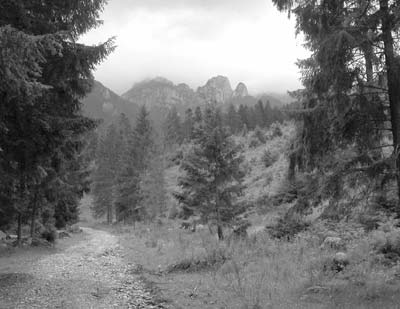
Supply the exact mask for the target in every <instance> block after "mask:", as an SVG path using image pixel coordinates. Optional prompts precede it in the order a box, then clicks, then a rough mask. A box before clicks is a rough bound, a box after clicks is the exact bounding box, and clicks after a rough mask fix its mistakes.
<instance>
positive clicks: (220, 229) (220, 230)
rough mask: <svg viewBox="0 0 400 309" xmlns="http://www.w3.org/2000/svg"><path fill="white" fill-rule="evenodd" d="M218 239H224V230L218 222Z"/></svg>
mask: <svg viewBox="0 0 400 309" xmlns="http://www.w3.org/2000/svg"><path fill="white" fill-rule="evenodd" d="M217 230H218V240H224V232H223V231H222V226H221V225H220V224H218V229H217Z"/></svg>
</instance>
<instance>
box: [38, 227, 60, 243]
mask: <svg viewBox="0 0 400 309" xmlns="http://www.w3.org/2000/svg"><path fill="white" fill-rule="evenodd" d="M41 237H42V238H43V239H45V240H47V241H48V242H50V243H54V242H55V241H56V239H57V231H56V230H55V229H53V228H47V229H46V230H45V231H43V232H42V234H41Z"/></svg>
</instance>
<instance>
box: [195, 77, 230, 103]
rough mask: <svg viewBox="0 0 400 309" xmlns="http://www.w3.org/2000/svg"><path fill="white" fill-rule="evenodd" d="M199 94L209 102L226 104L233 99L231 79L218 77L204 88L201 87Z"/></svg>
mask: <svg viewBox="0 0 400 309" xmlns="http://www.w3.org/2000/svg"><path fill="white" fill-rule="evenodd" d="M197 93H198V94H199V96H200V97H202V98H203V99H205V100H206V101H207V102H216V103H225V102H226V101H228V100H229V99H230V98H231V97H232V94H233V90H232V87H231V83H230V82H229V79H228V78H227V77H226V76H222V75H218V76H215V77H212V78H211V79H209V80H208V81H207V83H206V84H205V85H204V86H203V87H199V88H198V89H197Z"/></svg>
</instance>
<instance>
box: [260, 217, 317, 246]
mask: <svg viewBox="0 0 400 309" xmlns="http://www.w3.org/2000/svg"><path fill="white" fill-rule="evenodd" d="M309 226H310V223H308V222H306V221H304V219H303V218H302V217H301V216H300V215H298V214H294V215H291V216H288V215H285V216H284V217H282V218H280V219H278V222H277V224H276V225H275V226H272V227H267V228H266V229H267V231H268V232H269V234H270V235H271V236H272V237H273V238H278V239H287V240H291V239H293V238H294V237H295V236H296V235H297V234H299V233H300V232H303V231H305V230H306V229H307V228H308V227H309Z"/></svg>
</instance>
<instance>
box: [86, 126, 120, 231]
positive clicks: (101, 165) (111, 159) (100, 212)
mask: <svg viewBox="0 0 400 309" xmlns="http://www.w3.org/2000/svg"><path fill="white" fill-rule="evenodd" d="M117 141H118V134H117V131H116V128H115V126H114V124H110V125H109V126H108V128H107V132H106V135H105V136H104V137H103V138H102V139H101V140H100V145H99V147H98V152H97V156H96V169H95V171H94V175H93V197H94V200H93V207H92V211H93V215H94V216H95V217H97V218H100V217H102V216H104V215H106V218H107V223H108V224H110V223H112V221H113V214H114V211H113V204H114V195H115V194H114V184H115V182H116V179H117V172H118V169H115V163H116V157H117V156H116V154H117V153H118V152H119V148H118V144H117Z"/></svg>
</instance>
